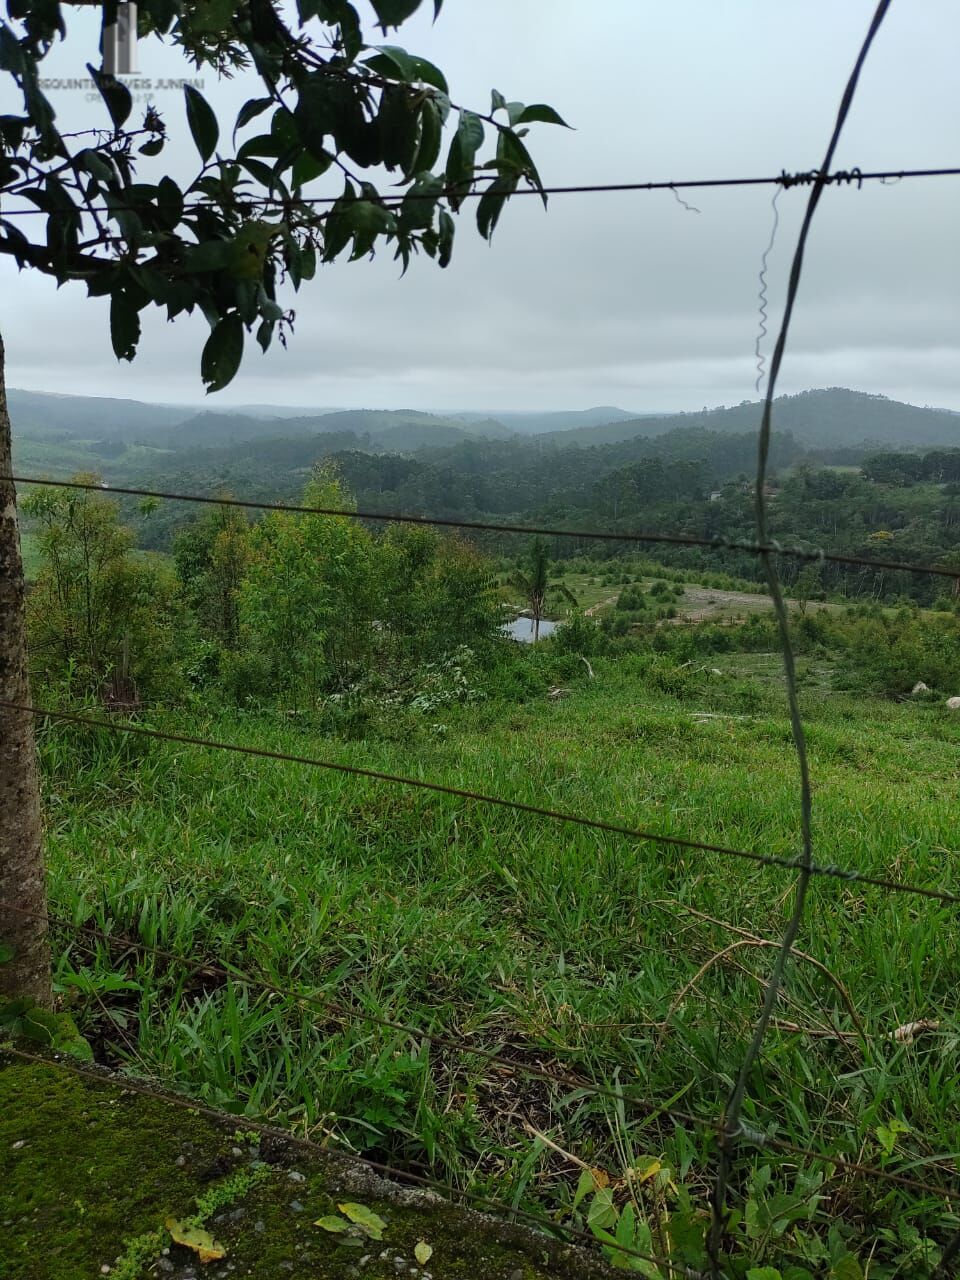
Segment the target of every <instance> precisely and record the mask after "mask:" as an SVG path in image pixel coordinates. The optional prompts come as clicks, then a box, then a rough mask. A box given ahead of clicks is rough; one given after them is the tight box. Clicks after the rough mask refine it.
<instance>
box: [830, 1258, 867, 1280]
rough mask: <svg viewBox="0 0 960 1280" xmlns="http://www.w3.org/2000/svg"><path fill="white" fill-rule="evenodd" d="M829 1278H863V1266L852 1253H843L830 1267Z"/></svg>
mask: <svg viewBox="0 0 960 1280" xmlns="http://www.w3.org/2000/svg"><path fill="white" fill-rule="evenodd" d="M830 1280H863V1267H862V1266H861V1265H860V1263H859V1261H858V1259H857V1258H856V1257H855V1256H854V1255H853V1254H852V1253H845V1254H844V1255H843V1257H842V1258H838V1259H837V1261H836V1262H835V1263H834V1264H833V1266H832V1267H831V1268H830Z"/></svg>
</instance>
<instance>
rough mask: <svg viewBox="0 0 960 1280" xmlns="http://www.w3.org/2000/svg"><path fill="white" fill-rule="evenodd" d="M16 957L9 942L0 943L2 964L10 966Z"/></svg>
mask: <svg viewBox="0 0 960 1280" xmlns="http://www.w3.org/2000/svg"><path fill="white" fill-rule="evenodd" d="M15 955H16V952H15V951H14V949H13V947H12V946H11V945H10V943H9V942H0V964H9V963H10V961H11V960H12V959H13V957H14V956H15Z"/></svg>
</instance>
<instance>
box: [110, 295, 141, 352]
mask: <svg viewBox="0 0 960 1280" xmlns="http://www.w3.org/2000/svg"><path fill="white" fill-rule="evenodd" d="M110 341H111V342H112V344H113V353H114V355H115V356H116V357H117V359H118V360H132V359H133V357H134V356H135V355H136V354H137V343H138V342H139V341H140V316H139V315H138V313H137V308H136V307H135V306H134V304H133V300H132V299H131V298H130V295H129V294H127V293H125V292H123V291H122V290H119V289H118V290H116V291H115V292H114V293H112V294H111V296H110Z"/></svg>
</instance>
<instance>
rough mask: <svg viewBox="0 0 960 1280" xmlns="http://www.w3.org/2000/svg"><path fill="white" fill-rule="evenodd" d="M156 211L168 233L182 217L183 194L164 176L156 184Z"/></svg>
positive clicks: (170, 179) (171, 180) (172, 181)
mask: <svg viewBox="0 0 960 1280" xmlns="http://www.w3.org/2000/svg"><path fill="white" fill-rule="evenodd" d="M157 209H158V210H159V213H160V216H161V218H162V219H163V225H164V226H165V227H166V228H167V230H168V231H172V230H173V228H174V227H175V226H177V224H178V223H179V221H180V219H181V218H182V217H183V192H182V191H181V190H180V188H179V187H178V186H177V184H176V183H175V182H174V180H173V179H172V178H170V177H168V176H167V175H166V174H164V176H163V177H162V178H161V179H160V181H159V182H158V183H157Z"/></svg>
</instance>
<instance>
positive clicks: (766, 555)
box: [707, 0, 891, 1277]
mask: <svg viewBox="0 0 960 1280" xmlns="http://www.w3.org/2000/svg"><path fill="white" fill-rule="evenodd" d="M890 3H891V0H879V3H878V5H877V7H876V10H875V11H874V15H873V18H872V20H871V22H870V26H869V29H868V30H867V34H866V36H865V37H864V40H863V44H862V45H861V47H860V52H859V54H858V55H857V60H856V62H855V63H854V66H853V70H852V72H851V73H850V77H849V79H848V80H847V84H846V87H845V89H844V92H843V97H842V98H841V101H840V107H839V109H838V111H837V118H836V121H835V123H834V126H833V133H832V134H831V137H830V141H829V143H828V145H827V151H826V155H825V157H824V161H823V163H822V164H821V166H820V168H819V170H818V171H817V176H816V178H815V180H814V183H813V187H812V189H811V191H810V197H809V199H808V201H807V208H806V211H805V213H804V217H803V223H802V224H801V227H800V234H799V236H798V237H797V245H796V249H795V250H794V255H793V262H792V265H791V268H790V280H789V283H788V286H787V297H786V301H785V303H784V308H783V319H782V321H781V323H780V332H779V333H778V335H777V341H776V345H775V347H774V351H773V357H772V359H771V361H770V377H769V379H768V381H767V392H766V396H765V397H764V402H763V415H762V418H761V421H760V433H759V438H758V442H757V479H756V493H755V495H754V505H755V514H756V523H757V533H758V539H759V541H760V542H762V543H766V542H767V540H768V537H769V533H768V526H767V501H766V495H765V493H764V489H765V487H766V480H767V465H768V461H769V456H770V438H771V433H772V426H771V420H772V415H773V398H774V395H775V393H776V386H777V379H778V377H779V374H780V366H781V365H782V363H783V356H784V352H785V350H786V345H787V337H788V334H789V331H790V321H791V319H792V316H793V308H794V304H795V303H796V299H797V293H798V290H799V287H800V277H801V275H802V273H803V258H804V252H805V250H806V246H807V238H808V236H809V234H810V227H811V224H812V222H813V217H814V214H815V213H816V211H817V206H818V205H819V203H820V197H821V196H822V195H823V191H824V188H825V186H826V185H827V175H828V174H829V173H830V169H831V166H832V164H833V157H834V153H835V151H836V148H837V143H838V142H839V139H840V134H841V132H842V130H843V126H844V124H845V122H846V119H847V115H848V114H849V111H850V106H851V103H852V102H853V97H854V94H855V92H856V88H857V82H858V80H859V79H860V72H861V70H862V68H863V64H864V62H865V61H866V58H867V54H868V53H869V51H870V47H871V45H872V44H873V41H874V38H875V36H876V34H877V32H878V31H879V29H880V26H881V24H882V23H883V20H884V18H885V17H886V14H887V10H888V9H889V7H890ZM761 558H762V561H763V566H764V571H765V573H766V577H767V585H768V587H769V590H770V598H771V600H772V602H773V607H774V611H775V613H776V617H777V627H778V630H779V633H780V645H781V650H782V654H783V671H784V683H785V685H786V694H787V703H788V706H789V710H790V728H791V732H792V735H793V744H794V749H795V751H796V755H797V763H798V767H799V772H800V827H801V837H802V843H803V851H802V862H801V866H800V872H799V875H798V877H797V888H796V895H795V898H794V906H793V911H792V913H791V916H790V919H789V920H788V922H787V927H786V929H785V930H784V933H783V938H782V941H781V944H780V950H779V952H778V954H777V959H776V961H775V963H774V966H773V970H772V972H771V974H770V978H769V981H768V983H767V987H766V991H765V993H764V999H763V1006H762V1008H761V1011H760V1016H759V1018H758V1019H757V1024H756V1027H755V1028H754V1032H753V1036H752V1037H751V1040H750V1044H749V1045H748V1047H747V1051H746V1053H745V1054H744V1057H743V1061H742V1063H741V1064H740V1070H739V1072H738V1073H737V1079H736V1081H735V1082H734V1085H733V1088H732V1090H731V1092H730V1096H729V1098H728V1100H727V1105H726V1108H725V1113H724V1121H723V1127H722V1131H721V1138H720V1152H719V1159H718V1162H717V1177H716V1182H715V1184H714V1189H713V1195H712V1197H711V1222H710V1231H709V1234H708V1241H707V1244H708V1253H709V1256H710V1263H711V1268H712V1271H713V1275H714V1276H715V1277H722V1275H723V1272H722V1270H721V1265H720V1246H721V1243H722V1239H723V1230H724V1224H725V1218H726V1213H725V1204H726V1197H727V1189H728V1185H729V1181H730V1174H731V1169H732V1163H733V1140H734V1138H735V1137H736V1135H737V1134H738V1133H739V1130H740V1120H741V1115H742V1112H743V1104H744V1100H745V1098H746V1093H747V1082H748V1080H749V1078H750V1073H751V1071H752V1070H753V1067H754V1065H755V1064H756V1062H757V1059H758V1058H759V1056H760V1050H761V1047H762V1045H763V1041H764V1038H765V1036H766V1033H767V1028H768V1027H769V1025H770V1019H771V1017H772V1016H773V1009H774V1005H775V1003H776V1000H777V995H778V993H779V990H780V985H781V983H782V981H783V975H784V972H785V970H786V967H787V962H788V960H789V957H790V951H791V949H792V947H793V944H794V942H795V940H796V937H797V934H798V933H799V931H800V925H801V922H802V920H803V912H804V907H805V905H806V898H807V890H808V888H809V885H810V880H811V875H812V872H811V867H812V864H813V840H812V834H811V810H812V798H811V791H810V768H809V762H808V760H807V746H806V737H805V734H804V729H803V717H802V715H801V711H800V701H799V696H798V693H797V673H796V663H795V660H794V653H793V644H792V642H791V639H790V620H789V617H788V614H787V606H786V603H785V601H784V597H783V591H782V590H781V587H780V579H779V575H778V573H777V566H776V563H775V561H774V560H773V558H772V556H771V553H770V551H769V550H766V551H763V552H762V553H761Z"/></svg>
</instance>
